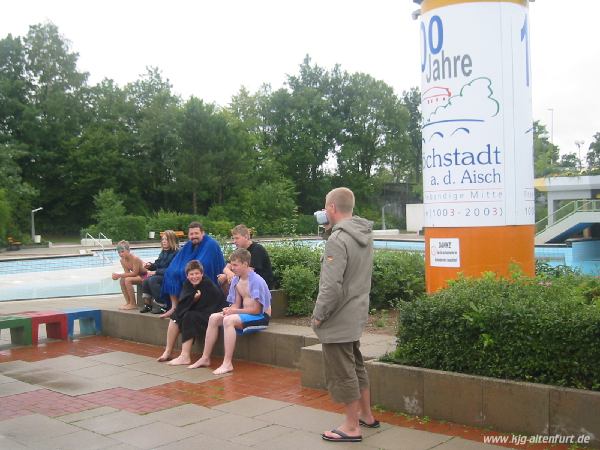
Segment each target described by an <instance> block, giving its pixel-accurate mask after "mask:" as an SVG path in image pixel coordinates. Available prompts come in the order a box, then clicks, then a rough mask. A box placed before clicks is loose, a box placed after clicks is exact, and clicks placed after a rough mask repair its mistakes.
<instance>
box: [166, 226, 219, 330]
mask: <svg viewBox="0 0 600 450" xmlns="http://www.w3.org/2000/svg"><path fill="white" fill-rule="evenodd" d="M193 259H195V260H198V261H200V262H201V263H202V266H203V267H204V276H205V277H207V278H210V280H211V281H212V282H213V283H215V284H217V276H218V275H219V274H220V273H221V272H223V268H224V267H225V258H224V257H223V251H222V250H221V247H220V246H219V244H218V242H217V241H215V240H214V239H213V238H212V237H210V236H209V235H207V234H206V233H205V232H204V228H203V227H202V225H201V224H200V223H199V222H192V223H190V225H189V227H188V242H187V243H186V244H185V245H184V246H183V247H182V248H181V250H179V252H178V253H177V255H175V257H174V258H173V260H172V261H171V264H169V267H168V268H167V270H166V272H165V275H164V278H163V284H162V290H161V298H164V297H166V296H168V297H169V298H170V300H171V308H170V309H169V310H168V311H167V312H165V313H164V314H162V315H161V316H160V317H163V318H165V317H170V316H171V314H173V311H175V307H176V306H177V301H178V300H177V299H178V298H179V294H180V293H181V288H182V286H183V283H184V281H185V280H186V275H185V266H186V265H187V263H189V262H190V261H191V260H193Z"/></svg>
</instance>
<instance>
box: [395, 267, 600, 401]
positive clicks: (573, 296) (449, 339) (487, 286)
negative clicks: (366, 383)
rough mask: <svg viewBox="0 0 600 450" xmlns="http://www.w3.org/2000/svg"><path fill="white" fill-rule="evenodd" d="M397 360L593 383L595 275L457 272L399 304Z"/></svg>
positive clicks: (597, 353)
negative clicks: (445, 283)
mask: <svg viewBox="0 0 600 450" xmlns="http://www.w3.org/2000/svg"><path fill="white" fill-rule="evenodd" d="M393 361H394V362H396V363H399V364H405V365H411V366H418V367H425V368H431V369H437V370H447V371H454V372H461V373H469V374H475V375H482V376H489V377H495V378H507V379H512V380H521V381H531V382H538V383H547V384H554V385H558V386H569V387H575V388H584V389H594V390H600V364H598V361H600V282H599V281H598V280H597V279H593V278H591V277H585V276H580V275H575V274H570V275H566V276H563V277H560V278H553V279H551V278H548V277H537V278H525V277H516V278H515V279H512V280H507V279H497V278H496V277H494V276H493V275H492V274H487V275H486V276H484V277H483V278H479V279H459V280H457V281H455V282H453V283H451V285H450V286H449V287H448V288H447V289H444V290H441V291H438V292H437V293H435V294H433V295H431V296H424V297H422V298H421V299H419V300H418V301H415V302H410V303H402V304H401V305H400V318H399V329H398V347H397V350H396V352H395V354H394V355H393Z"/></svg>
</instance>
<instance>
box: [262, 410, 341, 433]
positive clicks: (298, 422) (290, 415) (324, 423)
mask: <svg viewBox="0 0 600 450" xmlns="http://www.w3.org/2000/svg"><path fill="white" fill-rule="evenodd" d="M255 419H257V420H261V421H265V422H268V423H272V424H277V425H283V426H285V427H289V428H297V429H301V430H305V431H311V432H313V433H319V436H320V435H321V433H322V432H323V431H324V430H326V429H328V428H331V427H335V426H337V425H339V424H340V423H341V421H342V420H343V417H342V415H341V414H336V413H332V412H328V411H321V410H319V409H314V408H308V407H306V406H298V405H292V406H288V407H287V408H282V409H278V410H277V411H271V412H269V413H266V414H262V415H259V416H256V417H255Z"/></svg>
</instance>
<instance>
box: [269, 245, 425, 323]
mask: <svg viewBox="0 0 600 450" xmlns="http://www.w3.org/2000/svg"><path fill="white" fill-rule="evenodd" d="M266 248H267V251H268V252H269V256H270V258H271V264H272V265H273V274H274V275H275V285H276V286H277V287H281V288H282V289H283V290H284V291H285V292H286V294H287V295H288V304H289V307H288V311H287V312H288V314H289V315H304V314H310V313H311V312H312V309H313V306H314V302H315V299H316V296H317V293H318V286H319V272H320V270H321V263H320V258H321V254H322V253H323V247H322V246H317V247H309V246H307V245H304V244H301V243H299V242H297V241H296V242H294V241H290V242H284V243H278V244H267V245H266ZM295 273H297V274H298V275H297V276H296V277H295V276H294V274H295ZM424 290H425V266H424V262H423V256H422V255H421V254H418V253H410V252H395V251H389V250H376V251H375V254H374V257H373V278H372V285H371V307H372V308H376V309H382V308H383V309H387V308H394V307H395V306H396V304H397V303H398V302H400V301H412V300H414V299H415V298H418V297H420V296H421V295H423V294H424Z"/></svg>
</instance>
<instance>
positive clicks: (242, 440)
mask: <svg viewBox="0 0 600 450" xmlns="http://www.w3.org/2000/svg"><path fill="white" fill-rule="evenodd" d="M292 431H294V430H293V429H291V428H288V427H282V426H281V425H269V426H266V427H265V428H259V429H258V430H254V431H250V432H248V433H244V434H241V435H239V436H236V437H235V438H233V439H231V441H232V442H235V443H237V444H241V445H248V446H255V445H258V446H260V447H262V445H263V444H264V443H265V442H267V441H270V440H271V439H275V438H278V437H279V436H281V435H283V434H289V433H291V432H292Z"/></svg>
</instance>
